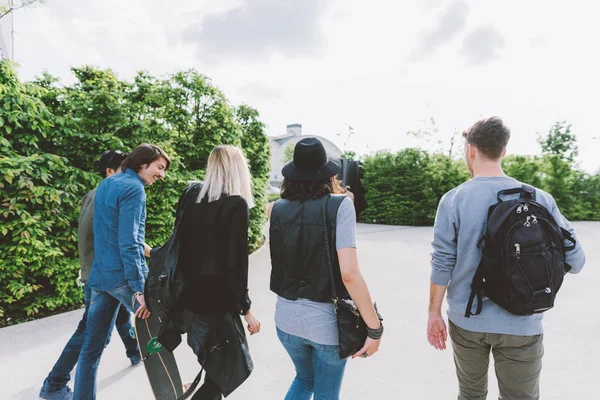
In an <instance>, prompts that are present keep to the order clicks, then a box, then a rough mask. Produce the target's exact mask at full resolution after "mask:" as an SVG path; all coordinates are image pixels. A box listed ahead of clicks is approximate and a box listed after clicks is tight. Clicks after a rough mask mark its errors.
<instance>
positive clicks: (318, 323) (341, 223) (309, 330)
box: [275, 198, 356, 346]
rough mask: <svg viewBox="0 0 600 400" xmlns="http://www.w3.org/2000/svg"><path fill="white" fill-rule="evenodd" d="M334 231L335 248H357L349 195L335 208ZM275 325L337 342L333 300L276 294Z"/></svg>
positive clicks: (314, 339)
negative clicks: (323, 301) (329, 301)
mask: <svg viewBox="0 0 600 400" xmlns="http://www.w3.org/2000/svg"><path fill="white" fill-rule="evenodd" d="M335 232H336V240H335V247H336V249H337V250H339V249H344V248H348V247H354V248H356V212H355V210H354V203H352V200H350V199H349V198H345V199H344V200H343V201H342V204H341V205H340V208H339V209H338V213H337V225H336V230H335ZM275 325H276V326H277V327H278V328H279V329H281V330H282V331H284V332H285V333H287V334H290V335H294V336H299V337H301V338H304V339H308V340H310V341H312V342H315V343H318V344H325V345H333V346H337V345H338V343H339V339H338V330H337V320H336V317H335V311H334V309H333V303H319V302H316V301H311V300H307V299H297V300H288V299H286V298H283V297H281V296H277V304H276V306H275Z"/></svg>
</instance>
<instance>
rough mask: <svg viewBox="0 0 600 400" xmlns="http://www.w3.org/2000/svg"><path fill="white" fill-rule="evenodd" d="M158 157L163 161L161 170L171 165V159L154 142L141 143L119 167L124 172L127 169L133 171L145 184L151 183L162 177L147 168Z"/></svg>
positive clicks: (165, 169)
mask: <svg viewBox="0 0 600 400" xmlns="http://www.w3.org/2000/svg"><path fill="white" fill-rule="evenodd" d="M159 159H162V161H163V162H164V165H163V167H164V168H163V169H162V170H163V171H167V170H168V169H169V167H171V159H170V158H169V156H168V155H167V153H165V151H164V150H163V149H161V148H160V147H159V146H157V145H155V144H148V143H142V144H140V145H139V146H137V147H136V148H135V149H134V150H133V151H132V152H131V154H130V155H129V156H128V157H127V158H126V159H125V161H124V162H123V166H122V167H121V168H122V169H123V172H126V171H127V170H128V169H130V170H133V171H135V172H136V173H137V174H138V175H139V176H140V178H142V180H143V181H144V183H145V184H146V185H151V184H152V183H154V182H155V181H156V180H158V179H161V178H162V176H161V175H160V174H159V173H158V171H155V170H148V169H149V168H150V166H153V165H154V162H155V161H156V160H159ZM161 165H162V164H161ZM155 166H158V164H156V165H155Z"/></svg>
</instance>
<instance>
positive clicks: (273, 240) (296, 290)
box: [269, 195, 349, 303]
mask: <svg viewBox="0 0 600 400" xmlns="http://www.w3.org/2000/svg"><path fill="white" fill-rule="evenodd" d="M344 198H345V197H344V196H329V195H328V196H323V197H320V198H318V199H316V200H306V201H300V200H291V201H290V200H278V201H276V202H275V204H274V205H273V209H272V210H271V226H270V229H269V242H270V247H271V290H272V291H273V292H275V293H276V294H278V295H279V296H282V297H284V298H286V299H288V300H296V299H297V298H303V299H308V300H312V301H318V302H323V303H327V302H331V297H332V292H331V278H330V276H331V273H330V272H329V265H328V260H327V253H326V251H325V247H324V246H325V242H324V235H325V232H327V233H328V234H329V245H330V254H331V263H332V267H333V276H334V277H335V278H334V279H335V280H336V281H335V287H336V288H337V292H338V293H337V294H338V296H339V297H341V298H348V297H349V296H348V292H347V291H346V287H345V285H344V284H343V282H342V278H341V273H340V265H339V262H338V258H337V251H336V247H335V243H336V239H335V237H336V235H335V229H336V228H335V227H336V224H337V212H338V209H339V207H340V205H341V204H342V201H343V200H344ZM325 204H327V226H323V225H324V222H323V214H324V212H325V211H324V210H325Z"/></svg>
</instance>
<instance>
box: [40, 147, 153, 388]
mask: <svg viewBox="0 0 600 400" xmlns="http://www.w3.org/2000/svg"><path fill="white" fill-rule="evenodd" d="M126 157H127V153H123V152H122V151H120V150H107V151H105V152H104V153H102V155H101V156H100V161H99V163H98V164H99V172H100V175H101V176H102V178H107V177H110V176H112V175H114V174H117V173H119V172H120V171H121V164H122V163H123V161H124V160H125V158H126ZM95 197H96V188H94V189H92V190H90V191H89V192H88V193H87V194H86V195H85V196H84V197H83V200H82V202H81V211H80V212H79V226H78V228H77V244H78V249H79V265H80V267H81V270H80V277H79V280H80V282H81V284H83V303H84V306H85V308H84V311H83V316H82V318H81V321H79V325H78V326H77V330H76V331H75V333H73V336H71V339H69V342H68V343H67V345H66V346H65V348H64V349H63V351H62V353H61V355H60V357H59V358H58V360H57V361H56V363H55V364H54V367H53V368H52V370H51V371H50V373H49V374H48V377H47V378H46V379H45V380H44V384H43V385H42V389H41V390H40V397H41V398H42V399H46V400H64V399H71V398H72V397H73V393H72V392H71V389H70V388H69V387H68V386H67V383H68V382H69V380H70V379H71V371H72V370H73V368H74V367H75V364H76V363H77V358H78V357H79V352H80V351H81V346H82V344H83V338H84V337H85V327H86V320H87V315H88V308H89V305H90V297H91V288H90V287H89V286H88V285H87V281H88V278H89V276H90V270H91V268H92V262H93V261H94V232H93V230H92V222H93V220H94V198H95ZM148 250H149V248H148ZM130 316H131V314H130V313H129V311H127V309H126V308H125V307H124V306H123V305H121V306H120V307H119V311H118V313H117V318H116V320H115V325H116V327H117V331H118V332H119V336H120V337H121V340H122V341H123V344H124V345H125V350H126V354H127V357H128V358H129V359H130V360H131V364H132V365H138V364H139V363H141V362H142V359H141V357H140V352H139V350H138V346H137V343H136V341H135V339H133V338H132V337H131V335H130V333H129V332H130V329H131V328H132V324H131V318H130ZM109 341H110V335H109V337H108V338H107V340H106V344H107V345H108V342H109Z"/></svg>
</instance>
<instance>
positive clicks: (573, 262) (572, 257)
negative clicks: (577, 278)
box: [550, 196, 585, 274]
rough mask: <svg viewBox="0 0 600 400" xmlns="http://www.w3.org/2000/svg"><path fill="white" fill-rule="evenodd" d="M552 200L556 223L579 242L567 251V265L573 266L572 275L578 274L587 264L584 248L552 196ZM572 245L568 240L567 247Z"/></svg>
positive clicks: (552, 210)
mask: <svg viewBox="0 0 600 400" xmlns="http://www.w3.org/2000/svg"><path fill="white" fill-rule="evenodd" d="M550 198H551V203H552V206H551V207H550V212H551V213H552V216H553V217H554V219H555V220H556V223H557V224H558V225H559V226H560V227H561V228H564V229H566V230H567V231H569V232H570V233H571V236H573V238H574V239H575V241H576V242H577V243H576V244H575V248H574V249H573V250H569V251H567V252H566V254H565V256H566V263H567V264H569V265H570V266H571V270H570V271H569V272H570V273H572V274H577V273H579V272H580V271H581V270H582V269H583V266H584V264H585V253H584V252H583V248H582V247H581V244H580V243H579V241H578V240H577V238H576V236H575V230H574V229H573V227H572V226H571V223H570V222H569V220H567V219H566V218H565V217H564V216H563V215H562V214H561V212H560V210H559V209H558V206H557V205H556V201H555V200H554V198H552V196H550ZM571 245H572V243H571V242H570V241H568V240H566V241H565V246H571Z"/></svg>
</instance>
